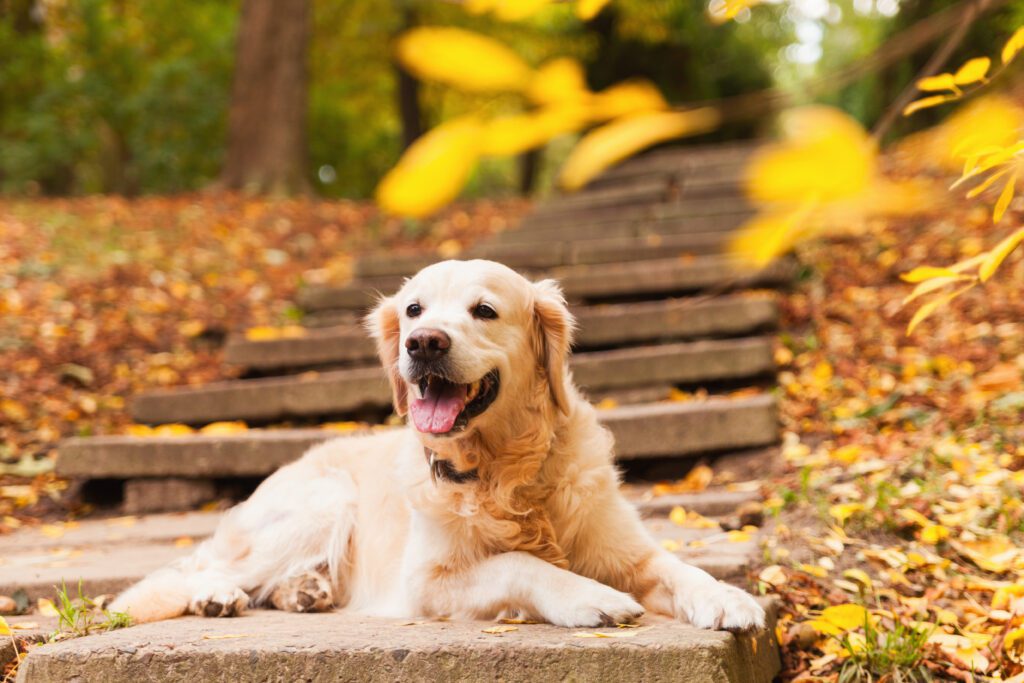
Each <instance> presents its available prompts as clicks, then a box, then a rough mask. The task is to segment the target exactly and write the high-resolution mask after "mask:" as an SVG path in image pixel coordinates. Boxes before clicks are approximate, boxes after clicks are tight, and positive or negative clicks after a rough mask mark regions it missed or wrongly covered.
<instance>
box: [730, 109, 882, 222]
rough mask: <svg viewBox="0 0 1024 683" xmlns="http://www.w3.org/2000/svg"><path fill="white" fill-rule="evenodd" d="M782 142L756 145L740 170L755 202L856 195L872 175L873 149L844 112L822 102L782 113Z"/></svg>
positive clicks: (827, 199) (795, 201) (793, 201)
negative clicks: (756, 147)
mask: <svg viewBox="0 0 1024 683" xmlns="http://www.w3.org/2000/svg"><path fill="white" fill-rule="evenodd" d="M780 123H781V126H782V130H783V134H784V140H783V141H782V142H780V143H778V144H774V145H766V146H764V147H762V148H760V149H759V150H758V151H757V152H756V153H755V154H754V156H753V157H752V158H751V160H750V162H749V163H748V164H747V167H746V169H745V171H744V175H745V177H744V184H745V189H746V192H747V194H748V195H750V197H751V198H752V199H754V200H755V201H757V202H760V203H765V204H771V203H776V202H785V203H788V204H791V205H793V206H797V205H800V204H804V203H807V202H808V201H811V200H818V201H821V202H831V201H833V200H837V199H849V198H852V197H861V196H862V195H863V193H864V192H865V191H866V190H867V189H868V187H869V186H870V185H871V183H872V181H873V180H874V178H875V163H876V156H877V149H876V145H875V143H874V141H873V140H872V139H871V137H870V136H869V135H868V134H867V132H866V131H865V130H864V128H863V127H862V126H861V125H860V123H858V122H857V121H856V120H855V119H853V118H852V117H851V116H849V115H848V114H846V113H844V112H842V111H839V110H837V109H834V108H832V107H826V106H819V105H816V106H808V107H800V108H798V109H794V110H789V111H786V112H784V114H783V115H782V117H781V119H780Z"/></svg>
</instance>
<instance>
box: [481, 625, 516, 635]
mask: <svg viewBox="0 0 1024 683" xmlns="http://www.w3.org/2000/svg"><path fill="white" fill-rule="evenodd" d="M481 630H482V631H483V632H484V633H491V634H497V635H501V634H502V633H511V632H512V631H518V630H519V627H518V626H511V625H503V626H491V627H490V628H485V629H481Z"/></svg>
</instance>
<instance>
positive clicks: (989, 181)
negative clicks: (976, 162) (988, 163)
mask: <svg viewBox="0 0 1024 683" xmlns="http://www.w3.org/2000/svg"><path fill="white" fill-rule="evenodd" d="M1012 170H1013V168H1012V167H1010V168H1004V169H1002V170H1001V171H997V172H995V173H993V174H992V175H990V176H989V177H988V178H986V179H985V180H984V181H982V182H980V183H978V184H977V185H976V186H975V187H972V188H971V190H970V192H968V193H967V198H968V199H974V198H975V197H977V196H978V195H979V194H981V193H982V192H984V191H985V190H987V189H988V188H990V187H992V185H993V184H994V183H995V182H996V181H997V180H999V179H1000V178H1002V177H1003V176H1004V175H1006V174H1007V173H1009V172H1010V171H1012Z"/></svg>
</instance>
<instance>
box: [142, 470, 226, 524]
mask: <svg viewBox="0 0 1024 683" xmlns="http://www.w3.org/2000/svg"><path fill="white" fill-rule="evenodd" d="M216 495H217V489H216V487H215V486H214V485H213V481H212V480H210V479H184V478H182V477H164V478H157V479H132V480H131V481H126V482H125V484H124V504H123V505H122V508H123V510H124V511H125V512H126V513H128V514H130V515H137V514H141V513H146V512H164V511H167V510H190V509H192V508H194V507H198V506H199V504H200V503H206V502H209V501H211V500H213V499H214V498H215V497H216Z"/></svg>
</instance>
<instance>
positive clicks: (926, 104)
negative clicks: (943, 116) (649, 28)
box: [903, 95, 956, 116]
mask: <svg viewBox="0 0 1024 683" xmlns="http://www.w3.org/2000/svg"><path fill="white" fill-rule="evenodd" d="M955 99H956V96H954V95H931V96H930V97H922V98H921V99H919V100H914V101H913V102H911V103H910V104H908V105H907V106H905V107H904V108H903V115H904V116H910V115H911V114H913V113H914V112H915V111H920V110H922V109H929V108H931V107H937V106H939V105H940V104H945V103H946V102H951V101H953V100H955Z"/></svg>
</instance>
